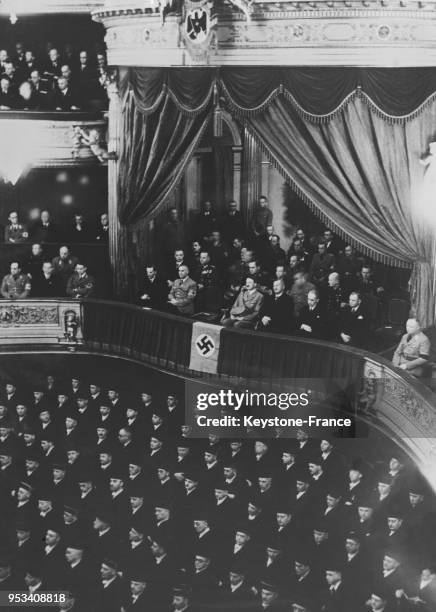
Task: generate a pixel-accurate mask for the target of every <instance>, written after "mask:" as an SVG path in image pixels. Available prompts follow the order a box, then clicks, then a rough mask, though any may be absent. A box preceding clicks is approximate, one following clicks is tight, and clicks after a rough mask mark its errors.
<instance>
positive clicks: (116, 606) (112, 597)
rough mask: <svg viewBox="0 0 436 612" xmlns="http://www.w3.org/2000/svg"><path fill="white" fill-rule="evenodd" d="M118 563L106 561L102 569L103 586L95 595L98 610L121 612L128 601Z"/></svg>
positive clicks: (110, 560) (111, 560)
mask: <svg viewBox="0 0 436 612" xmlns="http://www.w3.org/2000/svg"><path fill="white" fill-rule="evenodd" d="M118 569H119V568H118V563H117V562H116V561H114V560H113V559H108V558H106V559H104V560H103V563H102V564H101V567H100V576H101V585H100V587H99V588H98V589H97V591H96V592H95V593H94V597H95V601H96V604H97V605H96V609H97V610H104V611H105V612H119V611H120V610H121V609H122V608H123V606H124V604H125V603H126V601H128V594H127V589H126V586H125V584H124V581H123V580H122V579H121V578H120V577H119V575H118Z"/></svg>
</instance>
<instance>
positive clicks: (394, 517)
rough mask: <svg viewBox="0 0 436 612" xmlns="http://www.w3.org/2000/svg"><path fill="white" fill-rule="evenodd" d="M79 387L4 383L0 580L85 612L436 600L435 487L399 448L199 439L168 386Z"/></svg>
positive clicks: (256, 609)
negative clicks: (63, 597)
mask: <svg viewBox="0 0 436 612" xmlns="http://www.w3.org/2000/svg"><path fill="white" fill-rule="evenodd" d="M114 378H115V379H116V377H114ZM88 383H89V384H85V381H84V380H80V379H79V378H78V377H77V376H76V375H73V377H72V378H71V379H68V378H67V377H66V378H65V380H64V381H57V380H55V379H54V377H53V376H51V375H48V376H47V378H46V380H45V381H44V382H43V383H42V384H35V385H31V386H29V388H25V387H23V386H20V384H17V383H16V382H14V381H12V380H9V381H3V384H2V385H1V401H0V492H1V496H2V504H1V506H0V518H1V522H0V590H2V591H5V590H6V591H15V590H21V589H24V590H26V591H29V592H31V593H38V591H59V590H65V591H68V592H69V593H70V597H69V599H68V601H69V603H68V607H62V608H60V609H62V610H74V611H78V612H127V611H129V610H139V611H141V612H144V611H145V610H153V612H167V611H168V612H169V611H170V610H174V609H175V610H179V611H180V612H182V611H185V610H189V611H192V610H195V611H197V612H203V611H206V610H215V611H220V612H225V611H227V612H237V611H239V610H241V609H243V610H247V611H249V612H261V611H263V610H266V611H268V612H289V611H292V612H365V611H371V612H398V611H401V612H409V611H412V610H419V611H420V612H432V611H434V609H435V606H436V573H435V565H434V563H435V561H436V559H435V550H434V537H435V511H436V506H435V500H434V496H433V495H431V494H430V493H429V490H428V488H427V487H426V486H425V484H424V483H423V481H422V480H421V479H420V477H419V476H418V474H417V473H416V472H415V471H414V470H413V469H412V468H411V467H410V466H407V464H406V463H405V461H404V459H403V457H402V454H401V453H398V452H396V451H394V450H392V451H390V454H387V453H386V454H385V455H383V456H382V455H381V454H380V453H381V451H380V449H379V450H376V449H377V448H378V447H377V445H374V442H373V441H372V440H369V439H368V445H367V447H365V449H366V452H365V457H362V455H361V454H360V453H362V446H361V445H360V451H359V454H357V455H356V454H354V455H353V453H351V451H350V446H349V445H347V447H345V446H342V445H341V440H337V439H335V438H324V439H313V438H311V437H310V436H309V431H308V430H305V429H298V430H297V432H296V437H295V438H294V439H269V440H266V439H263V438H262V434H261V432H257V431H252V432H251V434H250V435H249V434H248V433H247V435H246V437H245V438H242V439H239V438H238V439H235V438H233V439H220V438H219V437H218V436H216V435H213V434H209V437H208V438H207V439H193V438H192V437H191V436H190V427H189V426H186V425H183V423H184V406H183V402H182V399H181V398H178V397H177V396H176V395H174V393H173V392H172V391H171V388H170V390H169V393H168V396H167V397H160V398H157V397H156V396H154V395H152V393H151V392H150V391H149V390H148V389H147V387H146V386H145V387H144V389H145V390H144V391H143V392H141V393H140V394H138V396H136V393H134V394H132V392H128V391H126V392H125V393H124V394H123V393H121V391H120V387H119V385H118V381H116V380H113V382H112V383H111V385H110V386H108V388H107V389H103V388H102V386H101V383H100V382H99V381H98V380H96V379H94V378H92V377H90V378H89V380H88ZM145 385H146V383H145ZM259 435H260V437H258V436H259ZM345 448H347V449H348V450H347V451H346V454H344V453H342V452H341V450H345ZM350 453H351V454H350ZM180 584H183V585H184V587H183V588H182V589H178V590H177V591H176V592H175V593H174V595H173V593H172V588H173V587H177V586H178V585H180ZM178 606H180V607H178ZM43 609H44V608H43ZM48 609H54V608H47V610H48Z"/></svg>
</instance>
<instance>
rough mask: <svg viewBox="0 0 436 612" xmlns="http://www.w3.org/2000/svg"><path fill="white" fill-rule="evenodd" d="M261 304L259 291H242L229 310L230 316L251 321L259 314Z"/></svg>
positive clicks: (261, 296)
mask: <svg viewBox="0 0 436 612" xmlns="http://www.w3.org/2000/svg"><path fill="white" fill-rule="evenodd" d="M262 303H263V295H262V294H261V293H260V291H257V290H255V291H247V290H246V289H242V290H241V292H240V293H239V295H238V297H237V298H236V301H235V303H234V304H233V306H232V308H231V310H230V314H231V315H233V316H237V317H243V319H244V320H245V321H253V319H255V318H256V317H257V315H258V314H259V311H260V308H261V306H262Z"/></svg>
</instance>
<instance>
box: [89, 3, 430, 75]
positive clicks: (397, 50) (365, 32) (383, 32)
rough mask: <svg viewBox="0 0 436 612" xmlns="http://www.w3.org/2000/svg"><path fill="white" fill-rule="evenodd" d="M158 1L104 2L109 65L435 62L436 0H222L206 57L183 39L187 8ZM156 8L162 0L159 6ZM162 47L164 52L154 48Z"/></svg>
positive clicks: (98, 15) (100, 16)
mask: <svg viewBox="0 0 436 612" xmlns="http://www.w3.org/2000/svg"><path fill="white" fill-rule="evenodd" d="M153 6H155V5H154V4H153V2H152V0H149V1H148V2H145V3H137V2H134V1H133V2H132V1H131V0H129V1H128V2H120V1H118V2H111V3H106V4H105V7H104V8H103V10H97V11H94V13H93V18H94V19H95V20H97V21H100V22H101V23H103V24H104V25H105V27H106V29H107V34H106V42H107V46H108V59H109V63H110V64H113V65H123V66H161V65H168V66H170V65H177V66H184V65H198V64H201V65H205V64H209V65H251V64H252V65H274V64H276V65H290V66H291V65H341V66H361V65H362V66H363V65H365V66H413V65H421V66H425V65H435V64H436V3H435V2H434V1H433V0H431V2H418V1H415V0H414V1H409V0H392V1H389V0H340V1H339V0H321V1H316V0H314V1H312V0H300V1H298V2H268V1H264V2H256V1H255V2H253V4H252V10H251V11H250V14H249V15H245V14H244V13H243V12H242V11H241V10H238V9H237V8H236V7H235V6H234V5H233V4H230V3H216V4H215V6H216V13H217V26H216V32H215V35H214V37H213V41H212V44H211V48H210V53H209V54H208V56H207V59H204V58H202V60H200V61H199V60H198V58H195V57H192V54H190V53H189V49H187V48H186V44H185V42H184V40H183V36H181V32H182V28H183V19H184V16H183V11H182V12H180V13H171V12H169V13H168V14H167V15H166V16H165V18H164V20H162V18H161V14H160V13H159V11H158V9H157V8H153ZM156 6H157V5H156ZM156 51H158V52H156Z"/></svg>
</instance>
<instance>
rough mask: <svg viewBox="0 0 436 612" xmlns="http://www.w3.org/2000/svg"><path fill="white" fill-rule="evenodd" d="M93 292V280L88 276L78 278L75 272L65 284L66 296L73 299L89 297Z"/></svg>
mask: <svg viewBox="0 0 436 612" xmlns="http://www.w3.org/2000/svg"><path fill="white" fill-rule="evenodd" d="M94 290H95V280H94V278H93V277H92V276H90V275H89V274H84V275H83V276H79V275H78V274H77V273H76V272H75V273H74V274H73V275H72V276H71V277H70V279H69V281H68V284H67V295H68V296H70V297H73V298H81V297H91V296H92V295H93V294H94Z"/></svg>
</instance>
